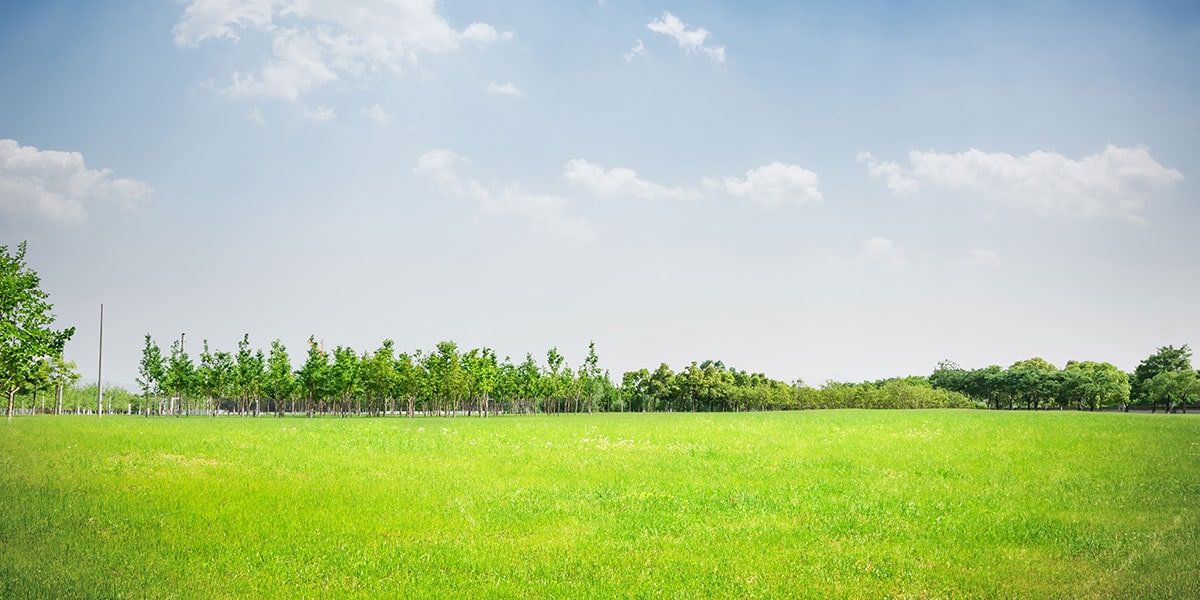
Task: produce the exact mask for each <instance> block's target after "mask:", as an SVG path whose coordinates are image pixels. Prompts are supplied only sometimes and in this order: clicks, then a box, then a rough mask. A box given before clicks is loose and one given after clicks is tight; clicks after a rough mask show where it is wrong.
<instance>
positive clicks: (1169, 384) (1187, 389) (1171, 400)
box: [1145, 369, 1200, 413]
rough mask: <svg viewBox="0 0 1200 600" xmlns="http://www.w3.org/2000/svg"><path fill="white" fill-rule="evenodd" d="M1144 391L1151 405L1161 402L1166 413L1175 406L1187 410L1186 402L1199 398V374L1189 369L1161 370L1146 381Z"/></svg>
mask: <svg viewBox="0 0 1200 600" xmlns="http://www.w3.org/2000/svg"><path fill="white" fill-rule="evenodd" d="M1145 392H1146V395H1147V397H1148V398H1149V399H1150V402H1151V405H1152V406H1157V405H1158V403H1160V402H1161V403H1162V404H1163V405H1165V406H1166V410H1167V412H1168V413H1170V412H1171V411H1172V410H1173V409H1174V408H1175V407H1176V406H1178V407H1179V408H1180V409H1181V410H1182V411H1183V412H1187V404H1188V402H1189V401H1190V402H1196V399H1197V398H1200V376H1197V374H1196V372H1195V371H1193V370H1191V369H1188V370H1186V371H1163V372H1161V373H1159V374H1158V375H1155V376H1154V377H1152V378H1151V379H1150V381H1148V382H1146V384H1145ZM1177 403H1178V404H1177Z"/></svg>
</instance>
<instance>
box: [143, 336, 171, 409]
mask: <svg viewBox="0 0 1200 600" xmlns="http://www.w3.org/2000/svg"><path fill="white" fill-rule="evenodd" d="M165 373H166V360H165V359H164V358H163V355H162V350H161V349H160V348H159V347H158V344H157V343H156V342H155V341H154V339H153V338H151V337H150V334H148V333H147V334H146V343H145V345H144V346H142V361H141V362H140V363H139V364H138V378H137V383H138V387H140V388H141V389H142V397H143V398H145V399H146V401H147V403H148V405H149V406H155V407H156V410H157V412H159V413H161V412H162V402H161V400H159V395H160V392H161V391H162V380H163V375H164V374H165ZM149 414H150V412H147V413H146V415H147V416H149Z"/></svg>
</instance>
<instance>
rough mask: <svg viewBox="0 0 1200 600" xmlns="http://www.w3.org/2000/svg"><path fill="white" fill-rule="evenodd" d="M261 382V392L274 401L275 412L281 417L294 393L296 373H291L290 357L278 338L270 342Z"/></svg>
mask: <svg viewBox="0 0 1200 600" xmlns="http://www.w3.org/2000/svg"><path fill="white" fill-rule="evenodd" d="M263 384H264V385H263V393H265V394H266V395H267V397H268V398H270V399H271V401H272V402H273V403H274V408H275V414H276V415H278V416H280V417H282V416H283V413H284V411H285V410H286V407H287V402H288V401H289V400H291V399H292V398H293V396H294V395H295V393H296V375H295V374H294V373H292V359H291V357H289V356H288V352H287V348H285V347H284V345H283V342H281V341H279V340H275V341H273V342H271V352H270V354H268V355H267V374H266V379H265V381H264V382H263Z"/></svg>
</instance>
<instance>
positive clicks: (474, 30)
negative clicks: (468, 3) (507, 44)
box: [460, 23, 513, 44]
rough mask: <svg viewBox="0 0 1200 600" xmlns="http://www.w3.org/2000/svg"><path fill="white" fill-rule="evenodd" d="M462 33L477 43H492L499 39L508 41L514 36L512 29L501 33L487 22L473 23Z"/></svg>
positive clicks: (465, 37)
mask: <svg viewBox="0 0 1200 600" xmlns="http://www.w3.org/2000/svg"><path fill="white" fill-rule="evenodd" d="M460 35H461V37H462V39H464V40H467V41H469V42H475V43H476V44H490V43H492V42H495V41H498V40H504V41H508V40H511V39H512V38H513V34H512V32H511V31H505V32H504V33H500V32H498V31H496V28H495V27H492V26H491V25H488V24H487V23H471V24H470V25H468V26H467V28H466V29H464V30H463V32H462V34H460Z"/></svg>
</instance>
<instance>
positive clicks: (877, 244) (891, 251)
mask: <svg viewBox="0 0 1200 600" xmlns="http://www.w3.org/2000/svg"><path fill="white" fill-rule="evenodd" d="M861 255H862V258H863V260H865V261H867V262H871V263H877V264H881V265H893V266H894V265H902V264H904V263H906V262H907V261H908V258H907V256H906V252H905V251H904V249H903V248H901V247H900V246H897V245H896V243H895V242H893V241H892V240H890V239H888V238H885V237H882V236H875V237H873V238H870V239H867V240H863V242H862V244H861Z"/></svg>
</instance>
